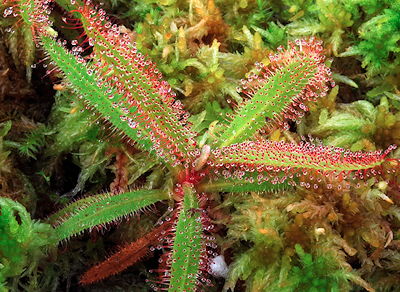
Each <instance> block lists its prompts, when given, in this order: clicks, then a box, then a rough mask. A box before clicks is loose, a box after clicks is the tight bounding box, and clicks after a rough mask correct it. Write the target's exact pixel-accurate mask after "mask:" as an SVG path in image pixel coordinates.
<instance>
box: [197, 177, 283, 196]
mask: <svg viewBox="0 0 400 292" xmlns="http://www.w3.org/2000/svg"><path fill="white" fill-rule="evenodd" d="M290 187H291V186H290V185H289V184H288V183H271V182H269V181H260V182H259V181H258V180H257V175H254V174H253V175H249V176H248V177H247V178H241V179H237V178H236V179H235V178H228V179H224V178H220V179H217V180H214V181H211V182H207V183H204V184H200V185H199V186H198V189H199V190H200V191H202V192H231V193H244V192H272V191H281V190H286V189H288V188H290Z"/></svg>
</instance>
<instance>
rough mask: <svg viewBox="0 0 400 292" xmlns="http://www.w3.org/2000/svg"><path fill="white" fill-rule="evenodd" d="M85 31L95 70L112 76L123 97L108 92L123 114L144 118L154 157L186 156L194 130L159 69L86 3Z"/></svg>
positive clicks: (171, 159) (172, 159)
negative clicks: (122, 110) (91, 47)
mask: <svg viewBox="0 0 400 292" xmlns="http://www.w3.org/2000/svg"><path fill="white" fill-rule="evenodd" d="M80 12H81V13H82V15H81V17H80V19H81V21H82V24H83V27H84V29H85V33H86V35H87V37H88V40H89V42H90V43H91V44H92V45H93V51H94V54H93V60H94V63H93V64H94V66H95V68H94V70H95V74H96V75H97V76H99V77H100V78H102V79H104V80H110V81H112V83H113V85H114V86H115V87H116V88H117V89H118V92H120V93H122V94H123V96H122V97H121V96H111V95H110V98H111V99H112V100H113V101H114V102H115V103H116V105H117V108H125V109H126V113H125V114H124V116H125V117H126V118H127V119H129V118H132V120H133V121H134V122H136V123H143V124H144V125H145V127H146V129H148V135H149V137H150V139H151V140H152V141H154V145H153V147H154V148H155V149H156V151H157V153H158V155H159V156H162V157H163V158H164V159H165V160H168V161H169V162H170V163H172V164H181V163H183V162H184V161H187V160H188V159H190V155H189V151H191V150H193V149H194V146H195V145H196V142H195V140H194V136H195V134H194V133H192V132H191V131H190V129H189V127H188V126H187V124H188V120H187V118H188V116H189V115H188V113H186V112H185V111H184V110H183V108H182V105H181V103H180V101H177V100H175V99H174V97H175V93H174V92H173V91H172V89H171V87H170V86H169V84H168V83H167V82H166V81H164V80H162V79H161V78H162V76H161V73H160V72H159V71H158V70H157V69H156V66H155V64H153V63H152V62H151V61H150V60H149V59H147V58H145V56H143V55H142V54H141V53H140V52H138V51H137V49H136V47H135V46H134V45H133V44H132V43H131V40H130V37H129V35H128V34H126V33H121V32H120V30H119V27H118V26H117V25H112V24H111V23H110V22H109V21H107V18H106V16H105V12H104V10H102V9H100V10H96V9H94V8H93V7H90V6H88V5H85V6H83V7H81V8H80Z"/></svg>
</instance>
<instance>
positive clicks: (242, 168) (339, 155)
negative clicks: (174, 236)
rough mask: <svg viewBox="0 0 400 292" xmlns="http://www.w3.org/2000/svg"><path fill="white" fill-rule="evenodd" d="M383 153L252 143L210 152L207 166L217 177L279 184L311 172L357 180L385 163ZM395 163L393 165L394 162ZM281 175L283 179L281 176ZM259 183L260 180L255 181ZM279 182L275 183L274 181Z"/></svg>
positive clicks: (274, 143) (286, 144)
mask: <svg viewBox="0 0 400 292" xmlns="http://www.w3.org/2000/svg"><path fill="white" fill-rule="evenodd" d="M393 148H395V146H393V147H389V149H387V150H386V151H384V152H383V151H375V152H351V151H349V150H346V149H342V148H335V147H327V146H316V145H312V144H309V143H302V144H300V145H297V144H292V143H285V142H271V141H255V142H243V143H239V144H234V145H231V146H228V147H224V148H221V149H217V150H214V151H212V152H211V155H210V157H209V160H208V162H207V163H208V164H209V165H211V166H214V167H216V168H217V169H218V168H219V169H222V171H221V172H220V173H221V175H224V176H227V175H228V176H230V175H233V176H234V177H238V178H242V177H244V176H245V175H248V173H262V172H266V173H267V174H268V173H269V176H270V177H271V176H274V177H276V176H277V175H279V176H278V178H279V177H280V178H279V179H280V180H281V181H280V182H283V180H284V179H285V178H292V179H293V174H295V173H297V172H303V173H306V172H307V171H310V170H311V171H312V172H316V173H320V174H323V173H324V174H329V173H332V174H348V173H351V172H354V173H355V175H357V176H358V177H360V178H364V177H368V176H373V175H375V174H376V173H378V172H379V167H380V166H382V164H383V163H384V162H385V161H386V159H385V157H386V155H387V154H388V153H389V151H391V150H392V149H393ZM396 163H397V162H396ZM282 173H283V174H284V175H282ZM258 181H260V179H258ZM278 182H279V181H278Z"/></svg>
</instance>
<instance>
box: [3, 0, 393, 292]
mask: <svg viewBox="0 0 400 292" xmlns="http://www.w3.org/2000/svg"><path fill="white" fill-rule="evenodd" d="M244 2H246V1H244ZM244 2H243V5H244ZM190 3H191V4H190V5H192V6H193V5H194V4H193V3H194V2H193V1H190ZM246 3H247V2H246ZM208 5H209V6H208V8H209V9H210V10H211V9H214V12H215V13H214V20H216V22H217V20H218V13H217V10H216V8H215V6H214V4H213V1H209V3H208ZM257 5H258V8H259V10H260V11H259V13H260V14H263V13H266V12H265V11H266V10H265V9H264V8H263V4H262V1H257ZM3 6H4V16H5V17H6V18H8V17H11V16H12V17H14V18H15V19H17V23H16V24H15V29H18V26H23V27H28V28H29V29H28V30H27V35H29V36H31V38H32V41H33V42H34V44H35V46H36V47H37V50H38V51H40V52H41V61H40V62H41V63H42V64H45V67H46V70H47V72H46V75H47V76H50V77H51V78H52V79H53V82H54V83H55V84H56V85H55V88H56V89H58V90H62V91H63V92H65V91H68V92H70V94H71V95H72V96H73V97H74V98H75V99H76V101H74V102H82V103H83V104H84V105H85V107H84V108H83V109H82V113H90V114H93V115H94V119H92V123H95V124H98V123H101V124H103V125H104V131H105V132H107V133H109V139H110V140H111V141H118V142H117V143H120V144H125V145H127V148H126V149H128V150H127V156H129V155H134V154H135V153H138V152H139V153H145V160H148V161H156V162H155V163H154V165H157V167H158V168H159V169H162V173H164V175H165V177H167V178H168V179H167V180H166V181H167V182H166V183H165V185H164V186H162V187H161V186H158V187H152V186H149V185H147V186H146V187H140V185H137V186H136V187H135V188H132V189H128V188H126V185H128V183H127V181H128V180H129V177H128V176H127V174H126V173H125V170H124V167H125V166H124V165H125V163H126V162H124V158H123V156H117V162H116V170H115V173H117V174H118V175H119V181H118V182H117V183H118V184H119V185H120V186H122V187H115V182H114V187H113V188H112V189H111V190H110V191H109V192H102V193H100V194H97V195H94V194H93V195H86V196H84V197H82V198H81V199H77V200H70V202H68V204H67V205H66V206H65V207H64V208H62V209H60V210H58V211H57V212H55V213H54V214H52V215H51V216H49V217H48V218H47V219H42V221H43V222H41V223H39V222H35V221H32V220H31V219H30V217H29V215H28V214H27V212H26V210H25V209H24V207H22V206H21V205H20V204H19V203H17V202H14V201H12V200H10V199H8V198H1V200H0V207H1V213H0V214H1V218H4V220H3V221H1V222H0V228H1V230H2V234H4V235H5V236H6V237H7V240H3V238H2V239H1V241H0V244H1V246H0V251H1V252H0V257H1V258H2V260H1V262H0V285H2V286H0V287H2V288H1V289H3V290H4V291H7V289H8V288H7V287H11V286H12V285H13V287H14V289H19V288H16V287H24V284H21V283H18V281H14V283H13V284H12V285H11V284H10V283H11V281H10V280H9V281H8V280H7V278H12V277H16V276H18V271H22V270H23V269H24V266H27V265H28V264H27V263H26V262H27V258H29V257H32V254H31V253H33V254H34V257H35V258H36V259H39V258H44V257H45V255H44V252H38V250H41V251H42V250H43V246H45V245H46V242H45V240H39V239H42V237H43V236H44V235H43V234H47V236H48V238H49V240H48V242H47V245H48V246H47V248H48V249H52V250H53V253H56V251H55V249H56V248H55V246H59V249H67V250H68V248H69V245H70V242H71V241H73V240H74V238H79V236H82V234H88V233H90V232H96V231H97V232H98V231H102V232H104V233H107V228H108V227H109V226H114V225H116V224H117V223H118V222H121V221H125V219H129V218H132V217H135V216H140V214H141V212H144V213H149V212H150V213H151V212H155V211H154V209H156V208H158V207H159V208H161V209H160V210H162V212H164V214H163V215H162V216H161V217H160V218H159V220H158V221H157V222H156V223H155V224H154V227H153V228H152V229H151V228H150V229H148V230H146V232H145V233H143V235H142V236H140V237H136V238H135V240H133V241H132V242H130V243H127V244H125V245H123V246H121V247H120V248H119V249H118V250H117V251H116V252H115V253H112V254H111V255H110V256H109V257H108V258H107V259H105V260H103V261H100V262H99V263H97V264H95V265H93V266H92V267H91V268H90V267H86V268H87V271H86V272H84V273H83V274H82V275H80V276H79V284H80V285H82V286H84V287H86V288H85V289H92V288H90V287H92V285H98V284H96V283H97V282H99V281H104V280H105V279H106V278H109V277H111V276H114V275H116V274H118V273H121V272H123V271H124V270H127V269H129V268H130V267H131V266H134V265H137V264H138V263H140V262H141V261H142V260H147V259H148V258H151V256H152V255H153V256H157V257H158V262H159V266H158V267H157V268H155V267H154V268H150V269H146V285H147V287H148V288H151V289H153V290H156V291H171V292H172V291H218V289H223V290H224V291H227V290H229V289H231V290H233V289H235V287H236V289H247V291H347V290H349V289H350V287H353V285H354V287H355V286H358V287H362V288H364V289H366V290H368V291H374V289H376V287H375V288H374V287H373V286H371V284H370V283H369V282H368V281H365V280H364V279H363V278H362V277H361V274H359V273H358V272H357V271H354V270H353V268H352V266H351V264H349V263H348V262H347V259H346V257H349V258H350V257H352V258H354V257H357V256H358V255H360V256H361V257H364V259H368V260H369V261H370V262H372V261H374V260H376V261H379V255H380V254H384V253H385V252H388V250H387V248H388V247H389V248H390V251H391V252H390V253H389V254H392V255H393V254H395V255H396V256H399V254H398V253H395V251H394V250H395V249H396V244H397V248H398V242H399V240H400V238H399V233H398V231H396V229H395V227H394V226H395V225H393V228H392V226H391V223H388V222H387V223H385V224H382V226H384V227H381V226H375V227H376V228H377V231H376V232H377V233H379V232H381V233H382V234H380V236H381V237H382V238H384V239H385V241H384V242H382V240H381V237H379V236H375V235H371V234H374V232H373V231H371V234H369V233H361V235H360V236H357V235H355V234H356V232H357V231H354V230H353V229H354V228H356V226H362V224H366V223H363V222H361V221H362V220H364V219H363V218H364V217H363V216H366V217H367V216H368V214H369V215H371V216H372V217H374V216H373V215H372V214H373V211H372V210H373V208H374V207H376V204H378V203H376V202H377V198H378V199H379V200H381V201H382V203H383V204H387V205H383V206H380V210H379V212H381V211H382V210H383V211H382V213H384V214H385V216H386V215H388V216H393V217H396V216H397V217H396V218H397V220H399V218H400V216H399V215H398V214H400V212H399V209H398V207H397V206H396V204H397V202H398V201H399V193H398V191H399V187H398V185H397V181H396V180H397V177H396V172H397V171H398V159H396V158H395V157H393V156H392V150H394V149H395V148H396V146H395V145H391V146H388V147H387V148H386V149H383V150H374V151H351V150H349V149H346V148H340V147H335V146H332V145H324V144H323V141H318V142H316V143H312V141H311V142H310V141H307V139H306V138H303V139H302V140H296V139H293V138H292V139H291V140H289V141H287V140H284V139H278V138H277V135H278V136H279V133H284V132H286V133H288V132H290V129H291V128H293V127H296V125H299V124H300V123H301V121H302V120H303V119H304V115H305V114H306V113H307V112H308V111H309V108H310V107H315V104H317V103H318V102H320V101H321V100H322V101H326V100H328V99H329V98H331V97H332V92H334V89H332V88H337V87H336V85H335V82H334V78H333V77H334V76H333V74H332V72H331V69H330V66H331V62H332V60H330V59H328V58H326V54H328V49H327V48H325V44H324V43H323V41H322V40H321V39H319V38H317V37H313V36H310V37H302V38H293V40H291V41H288V42H287V44H286V45H284V46H278V47H277V48H276V50H275V51H274V52H272V51H271V52H270V53H269V54H265V55H263V56H262V58H261V59H262V61H261V60H259V61H257V62H256V60H254V62H253V63H254V66H253V67H251V71H250V72H248V73H247V74H244V75H243V78H244V79H242V80H241V81H240V82H238V84H237V89H236V92H235V93H234V95H235V96H237V97H239V99H237V100H236V101H234V102H232V100H231V99H229V102H226V103H225V106H230V107H232V110H227V112H223V110H222V109H221V107H220V106H217V107H216V108H217V109H218V110H219V111H220V113H219V114H218V117H217V118H216V119H214V121H212V123H210V124H209V125H207V127H206V128H207V129H206V130H205V131H204V128H203V129H199V128H200V127H199V125H198V122H197V121H198V119H199V115H194V116H191V115H190V114H189V112H188V111H186V110H185V109H184V107H183V104H182V102H181V101H180V99H179V98H178V96H177V94H176V93H175V91H174V90H173V88H172V86H171V85H170V84H169V83H168V82H167V80H166V79H165V78H164V77H163V74H162V73H161V72H160V69H158V64H156V63H155V62H153V61H152V60H150V57H149V56H146V55H144V53H142V52H141V50H140V49H139V48H138V44H137V43H136V42H135V38H139V37H138V36H135V35H134V34H133V33H132V32H131V31H130V30H128V29H127V28H125V27H123V26H122V25H119V24H118V21H117V20H116V19H114V17H110V16H108V14H107V13H106V11H105V9H104V8H102V5H99V4H96V3H92V2H91V1H86V2H81V1H71V2H68V3H67V2H64V1H60V2H58V1H56V2H55V3H53V2H52V1H48V0H5V2H4V3H3ZM293 7H295V6H292V8H291V9H292V10H293V9H297V8H293ZM296 7H297V6H296ZM53 9H54V10H53ZM191 9H193V7H192V8H191ZM60 10H61V11H62V12H61V13H60ZM197 10H198V11H199V10H201V9H200V8H199V7H197ZM151 13H153V14H154V13H156V10H153V11H151V12H150V15H151ZM303 13H304V11H303ZM59 14H61V16H60V17H59ZM58 17H59V18H60V19H57V18H58ZM265 17H266V15H265ZM208 21H211V20H210V19H208ZM252 21H253V22H254V23H255V24H257V23H258V22H259V21H260V20H257V19H253V20H252ZM175 26H176V24H175ZM137 29H138V30H143V28H141V27H138V28H137ZM275 29H277V28H275ZM71 31H72V32H71ZM264 32H265V31H264ZM71 35H73V38H71V37H70V36H71ZM177 42H179V40H178V41H177ZM182 46H183V45H182V44H181V48H182ZM211 46H215V42H214V43H212V45H211ZM166 48H167V47H166ZM187 50H188V51H189V50H190V48H187ZM335 50H336V48H335ZM164 53H165V54H167V53H168V52H167V53H166V51H163V54H164ZM182 54H184V52H183V51H182ZM190 62H191V64H197V63H195V61H193V60H192V61H190ZM190 62H189V61H188V64H189V63H190ZM196 66H200V65H198V64H197V65H196ZM200 67H201V66H200ZM215 76H218V74H217V73H216V75H215ZM337 79H339V80H342V81H343V80H344V79H345V78H344V77H343V76H342V77H338V78H337ZM345 81H347V82H348V83H349V81H348V80H347V79H345ZM175 82H176V80H175ZM192 90H197V91H202V90H203V89H202V88H195V89H192ZM204 90H206V88H204ZM221 98H223V97H219V99H221ZM210 104H211V103H210ZM70 113H74V112H73V111H72V110H71V111H70ZM72 123H73V121H72ZM76 123H78V122H76ZM69 126H71V127H72V126H74V125H73V124H71V125H69ZM82 126H83V127H89V126H90V125H85V124H83V125H82ZM43 133H44V131H43ZM5 134H7V133H5ZM49 135H50V134H49ZM288 137H291V136H290V135H289V136H288ZM105 139H107V138H105ZM10 145H13V144H12V143H11V144H10ZM33 145H35V144H34V143H33ZM115 147H118V145H117V146H115ZM113 151H117V150H113ZM33 152H34V150H33ZM30 153H31V152H30ZM31 155H33V154H31ZM121 173H122V174H121ZM143 173H146V171H144V172H143ZM154 185H156V186H157V184H154ZM388 189H389V190H390V192H389V193H388V194H389V195H387V194H386V193H385V192H386V191H387V190H388ZM396 190H397V193H396ZM390 194H392V196H391V195H390ZM218 196H220V197H219V198H218V199H217V197H218ZM299 197H301V198H300V199H298V198H299ZM339 197H340V198H341V199H339ZM372 197H374V198H373V199H372ZM66 198H68V196H66ZM361 198H363V199H365V200H370V202H374V203H370V204H365V206H364V205H363V204H362V203H361ZM68 200H69V199H68ZM335 200H336V201H335ZM162 202H164V203H162ZM318 204H320V205H318ZM374 204H375V205H374ZM166 205H168V208H165V206H166ZM13 210H15V211H13ZM149 210H153V211H149ZM363 210H364V212H365V214H366V215H359V216H360V217H359V219H358V220H359V221H360V222H361V223H359V225H357V224H358V223H357V224H356V223H354V222H356V221H357V218H356V216H358V215H357V214H358V213H360V212H361V211H363ZM346 212H347V213H348V214H347V213H346ZM18 214H24V216H23V217H21V215H18ZM292 215H293V217H290V216H292ZM382 216H383V215H382ZM349 217H351V219H349ZM374 218H375V217H374ZM382 218H383V217H382ZM382 218H381V217H379V218H375V219H376V221H373V219H371V222H372V223H371V224H370V225H366V226H368V227H370V228H372V227H373V226H374V225H373V224H376V222H379V220H382V222H383V219H382ZM324 220H328V221H324ZM346 220H347V221H346ZM365 220H366V219H365ZM341 222H345V225H346V226H345V227H343V228H342V229H334V227H333V226H334V225H338V224H340V223H341ZM349 222H351V224H354V225H351V224H350V223H349ZM357 222H358V221H357ZM385 222H386V221H385ZM393 224H394V223H393ZM350 225H351V226H350ZM346 228H347V229H346ZM360 228H361V227H360ZM362 228H364V227H362ZM351 230H353V231H351ZM351 232H353V233H351ZM360 232H361V231H360ZM362 232H364V231H362ZM35 234H36V236H35ZM341 234H344V235H343V238H344V239H343V238H342V237H341ZM363 240H364V241H365V242H367V243H368V244H371V245H372V246H373V247H374V248H375V249H376V250H375V251H373V252H371V253H372V254H370V255H367V253H368V252H369V251H368V252H366V251H365V250H363V249H362V245H363V244H364V243H363ZM240 241H242V242H243V241H247V242H248V243H247V244H244V245H240V244H239V243H240ZM350 242H352V243H350ZM391 244H394V245H393V246H391ZM24 245H25V246H29V254H27V253H26V252H24V250H23V246H24ZM351 245H353V247H352V246H351ZM11 246H18V247H19V248H20V249H21V250H19V248H18V249H15V250H14V253H13V252H12V250H11V249H10V247H11ZM358 248H359V252H358V255H357V249H358ZM4 250H5V251H7V252H4ZM67 252H68V251H67ZM224 255H225V256H224ZM227 255H229V256H227ZM225 257H227V258H226V259H225ZM10 259H12V260H10ZM37 261H39V260H37ZM12 262H16V263H19V264H20V266H15V268H13V269H10V268H9V267H10V265H11V264H12ZM227 262H228V264H229V267H228V264H227ZM38 265H39V264H35V268H31V269H30V270H31V272H32V271H33V270H35V269H36V270H37V266H38ZM371 265H372V264H371ZM383 265H385V264H383ZM377 266H379V265H377ZM4 267H6V268H4ZM369 268H370V270H371V271H370V272H371V273H372V270H373V268H372V267H371V266H370V267H369ZM364 269H367V267H364ZM387 269H388V270H390V269H391V268H390V267H387ZM36 270H35V271H36ZM363 272H364V274H368V273H367V271H366V270H364V271H363ZM48 273H49V272H48ZM21 274H22V272H21ZM42 274H46V269H45V268H44V271H43V272H42ZM49 274H50V273H49ZM25 275H28V273H25ZM30 277H31V279H32V276H30ZM37 277H39V276H37ZM51 277H54V276H48V279H50V278H51ZM374 277H377V276H376V275H373V276H371V279H373V278H374ZM221 278H225V282H224V283H223V281H222V280H221ZM239 280H244V281H245V284H241V283H240V282H239V283H238V281H239ZM7 281H8V282H7ZM36 281H37V280H36ZM22 282H23V281H22ZM40 283H43V282H40ZM18 285H20V286H18ZM30 285H37V286H40V285H41V284H39V283H38V282H35V283H34V284H30ZM43 285H44V284H43ZM222 286H224V287H223V288H222ZM242 286H244V287H245V288H243V287H242ZM218 287H220V288H218ZM378 288H379V287H378ZM38 289H39V291H44V290H40V289H45V288H43V287H42V288H40V287H39V288H38ZM93 289H94V290H92V291H95V289H96V288H93ZM109 289H112V287H109ZM131 289H135V288H132V287H131ZM137 289H139V288H137ZM3 290H1V291H3ZM88 291H89V290H88ZM130 291H136V290H130ZM238 291H239V290H238ZM388 291H389V290H388Z"/></svg>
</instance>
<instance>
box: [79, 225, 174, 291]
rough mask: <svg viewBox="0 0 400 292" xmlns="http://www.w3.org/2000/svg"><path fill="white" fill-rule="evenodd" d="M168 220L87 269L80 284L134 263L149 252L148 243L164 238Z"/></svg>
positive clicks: (109, 274)
mask: <svg viewBox="0 0 400 292" xmlns="http://www.w3.org/2000/svg"><path fill="white" fill-rule="evenodd" d="M170 227H171V223H170V222H164V223H163V224H162V225H160V226H159V227H157V228H155V229H153V230H152V231H150V232H149V233H147V234H146V235H144V236H143V237H141V238H139V239H138V240H136V241H135V242H132V243H130V244H128V245H126V246H124V247H122V248H121V249H120V250H119V251H118V252H116V253H115V254H113V255H112V256H110V257H109V258H108V259H106V260H105V261H103V262H101V263H100V264H98V265H96V266H94V267H92V268H91V269H89V270H88V271H87V272H86V273H85V274H83V276H82V277H81V279H80V283H81V284H82V285H88V284H91V283H94V282H98V281H100V280H103V279H105V278H107V277H109V276H112V275H115V274H117V273H120V272H122V271H123V270H125V269H127V268H128V267H130V266H132V265H134V264H135V263H136V262H137V261H139V260H141V259H142V258H143V257H145V256H146V255H147V254H148V253H149V249H148V248H149V245H152V244H158V243H159V242H160V241H161V240H163V239H164V236H165V234H166V230H167V229H169V228H170Z"/></svg>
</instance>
